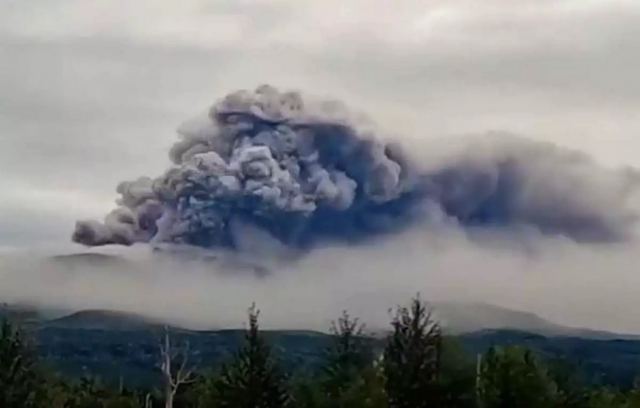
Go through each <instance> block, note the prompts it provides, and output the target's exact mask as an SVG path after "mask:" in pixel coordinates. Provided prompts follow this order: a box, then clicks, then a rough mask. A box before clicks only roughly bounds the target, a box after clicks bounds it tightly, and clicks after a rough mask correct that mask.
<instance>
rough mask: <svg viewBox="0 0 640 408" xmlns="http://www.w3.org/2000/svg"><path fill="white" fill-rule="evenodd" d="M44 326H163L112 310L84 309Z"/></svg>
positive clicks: (131, 328)
mask: <svg viewBox="0 0 640 408" xmlns="http://www.w3.org/2000/svg"><path fill="white" fill-rule="evenodd" d="M42 327H43V328H45V327H46V328H58V329H83V330H107V331H136V330H151V329H158V328H160V327H162V323H161V322H158V321H156V320H153V319H150V318H147V317H144V316H141V315H137V314H133V313H125V312H116V311H111V310H83V311H80V312H76V313H73V314H70V315H68V316H64V317H61V318H58V319H54V320H49V321H47V322H44V323H43V324H42Z"/></svg>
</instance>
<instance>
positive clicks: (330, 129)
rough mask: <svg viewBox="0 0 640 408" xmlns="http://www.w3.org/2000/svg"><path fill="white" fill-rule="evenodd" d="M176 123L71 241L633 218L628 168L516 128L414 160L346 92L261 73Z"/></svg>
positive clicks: (599, 232) (552, 226)
mask: <svg viewBox="0 0 640 408" xmlns="http://www.w3.org/2000/svg"><path fill="white" fill-rule="evenodd" d="M179 132H180V134H181V140H180V141H178V142H177V143H176V144H175V145H174V146H173V148H172V149H171V151H170V158H171V160H172V162H173V163H174V166H172V167H171V168H170V169H169V170H168V171H166V173H165V174H164V175H162V176H160V177H158V178H155V179H151V178H148V177H141V178H139V179H137V180H135V181H128V182H123V183H121V184H120V185H119V186H118V188H117V191H118V193H119V194H120V199H119V200H118V205H119V206H118V208H116V209H115V210H114V211H112V212H111V213H110V214H108V215H107V216H106V218H105V220H104V223H100V222H96V221H79V222H78V223H77V225H76V229H75V232H74V234H73V240H74V241H76V242H79V243H82V244H85V245H90V246H94V245H105V244H124V245H129V244H132V243H135V242H169V243H184V244H190V245H197V246H202V247H228V248H242V247H243V241H244V240H245V238H246V237H247V231H249V232H250V233H253V232H255V231H266V232H267V233H268V235H270V236H273V237H275V238H277V239H278V240H279V241H280V242H281V243H283V244H284V245H285V246H291V247H296V248H299V247H308V246H309V245H312V244H313V243H315V242H317V241H318V240H323V239H328V240H329V239H339V240H346V241H356V240H360V239H363V238H367V237H371V236H375V235H378V234H380V233H386V232H393V231H397V230H399V229H401V228H403V227H406V226H407V225H410V224H412V223H413V222H414V221H417V220H421V219H433V220H441V221H444V222H447V223H454V224H459V225H461V226H464V227H475V226H483V227H487V226H489V227H508V228H530V229H534V230H537V231H540V232H542V233H546V234H558V235H565V236H567V237H569V238H572V239H575V240H579V241H582V240H588V241H615V240H622V239H625V238H626V237H627V236H628V235H629V234H630V232H631V226H632V225H633V221H634V220H635V218H636V214H635V212H634V211H633V210H632V209H631V207H630V199H631V197H632V194H633V193H634V191H635V189H636V184H637V181H636V180H637V177H636V175H635V174H634V173H633V172H631V171H627V172H622V171H613V170H607V169H602V168H600V167H598V166H597V165H596V164H595V163H593V162H592V161H591V160H590V159H589V158H587V157H584V156H582V155H580V154H576V153H574V152H570V151H565V150H563V149H560V148H557V147H554V146H550V145H544V144H538V143H533V142H528V141H526V140H523V139H509V138H506V139H505V138H498V139H493V141H491V142H486V143H484V144H480V145H478V146H476V147H474V148H473V149H471V150H469V152H467V153H465V152H463V153H458V154H456V155H453V156H450V157H448V158H447V159H446V160H437V161H435V160H434V161H433V162H431V161H429V162H424V161H423V160H415V159H414V160H409V159H408V158H407V156H406V155H405V153H403V151H402V150H401V149H400V148H399V147H398V146H396V145H394V144H389V143H385V142H383V140H384V139H383V138H382V137H380V136H378V135H376V134H374V133H373V132H372V131H371V130H370V129H368V128H367V127H365V126H364V125H362V124H361V123H359V122H358V121H357V120H356V119H355V116H354V115H352V114H350V113H349V112H348V111H347V110H346V109H344V108H343V107H342V105H340V104H339V103H335V102H324V103H323V102H320V103H312V102H311V103H310V102H309V101H305V100H303V98H302V97H301V95H300V94H298V93H295V92H285V93H281V92H279V91H278V90H276V89H274V88H272V87H270V86H266V85H265V86H261V87H259V88H257V89H256V90H255V91H254V92H248V91H238V92H235V93H232V94H230V95H228V96H226V97H225V98H223V99H222V100H220V101H219V102H217V103H216V104H215V105H214V106H213V107H212V108H211V109H210V111H209V115H208V117H207V119H206V120H205V121H203V122H202V123H197V124H194V123H191V124H189V125H187V126H183V127H182V128H181V129H180V131H179ZM249 235H251V234H249Z"/></svg>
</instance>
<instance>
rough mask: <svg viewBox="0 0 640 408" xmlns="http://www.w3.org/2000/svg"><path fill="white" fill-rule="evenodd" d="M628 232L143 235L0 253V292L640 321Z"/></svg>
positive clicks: (306, 315)
mask: <svg viewBox="0 0 640 408" xmlns="http://www.w3.org/2000/svg"><path fill="white" fill-rule="evenodd" d="M638 249H640V245H638V242H637V241H636V240H629V241H626V242H622V243H609V244H602V243H599V244H588V243H581V244H577V243H575V242H574V241H572V240H570V239H566V238H561V237H550V236H545V235H541V234H538V233H536V232H535V231H529V230H518V231H512V230H505V229H495V230H488V229H486V228H483V229H477V230H474V229H468V228H464V229H462V228H459V227H457V226H456V225H455V224H450V223H441V224H433V223H431V224H428V225H427V224H421V225H417V226H415V227H414V228H412V229H410V230H406V231H404V232H401V233H399V234H396V235H393V237H391V236H387V237H381V238H379V239H377V240H375V241H370V242H368V243H367V244H366V245H353V246H344V245H342V244H341V245H338V244H331V245H325V246H323V247H318V248H316V249H314V250H313V251H311V252H309V253H306V254H305V255H304V256H299V257H294V256H291V257H286V260H285V258H282V257H280V258H274V259H271V260H269V258H268V257H265V256H262V255H261V256H260V257H248V256H246V255H242V254H238V253H237V252H231V251H229V252H225V251H211V250H196V249H193V248H181V247H173V246H172V247H165V248H163V249H155V250H154V249H152V248H151V247H150V246H148V245H147V244H138V245H135V246H133V247H129V248H121V247H109V246H107V247H104V248H100V249H91V250H80V251H77V250H75V249H74V250H73V251H70V250H69V249H67V254H72V255H68V256H61V254H62V252H61V250H60V249H56V252H55V254H53V253H51V251H37V250H32V251H30V252H26V251H4V252H3V253H0V282H1V284H0V301H2V302H7V303H27V304H32V305H36V306H40V307H46V308H56V309H67V310H80V309H111V310H119V311H127V312H135V313H139V314H144V315H146V316H149V317H153V318H160V319H163V320H166V321H170V322H172V323H176V324H180V325H183V326H188V327H192V328H227V327H241V326H242V325H243V322H244V320H245V314H246V309H247V307H248V306H249V305H250V304H251V303H252V302H256V304H257V305H258V306H259V308H260V309H261V310H262V318H263V324H264V325H265V327H269V328H282V329H284V328H286V329H317V330H324V329H326V328H327V327H328V325H329V323H330V321H331V320H332V319H334V318H336V317H337V316H338V315H339V313H340V312H341V311H342V310H344V309H347V310H349V311H350V312H351V313H352V314H353V315H356V316H358V317H360V318H361V319H363V320H364V321H365V322H366V323H367V326H368V328H369V329H371V330H378V329H381V328H385V327H386V326H387V324H388V321H389V308H391V307H393V306H394V305H397V304H399V303H404V302H406V301H407V300H408V299H409V298H410V297H411V296H413V295H415V294H416V293H417V292H420V293H421V296H422V297H423V298H424V299H425V300H428V301H434V302H442V301H454V302H484V303H491V304H495V305H499V306H504V307H509V308H514V309H519V310H526V311H531V312H534V313H537V314H539V315H540V316H542V317H544V318H547V319H550V320H552V321H554V322H557V323H560V324H564V325H568V326H576V327H590V328H594V329H602V330H610V331H617V332H627V333H640V318H639V317H638V316H637V314H636V313H635V310H636V309H637V306H638V298H637V288H638V287H639V285H640V274H638V272H637V270H636V269H637V268H636V265H635V262H634V259H635V257H636V254H637V253H638Z"/></svg>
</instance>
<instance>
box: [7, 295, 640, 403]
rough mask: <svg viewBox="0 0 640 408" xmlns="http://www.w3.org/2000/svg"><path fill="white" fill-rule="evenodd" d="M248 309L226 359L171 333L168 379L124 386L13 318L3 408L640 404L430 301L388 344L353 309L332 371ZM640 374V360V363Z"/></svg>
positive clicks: (332, 357)
mask: <svg viewBox="0 0 640 408" xmlns="http://www.w3.org/2000/svg"><path fill="white" fill-rule="evenodd" d="M258 318H259V311H258V310H256V309H255V307H252V308H251V309H249V324H248V327H247V330H246V333H245V338H244V343H243V345H242V347H241V348H239V349H238V350H237V351H236V353H235V354H234V355H233V356H232V358H230V359H229V360H228V361H227V362H226V363H225V364H222V365H221V366H217V367H216V366H212V367H196V366H195V365H194V364H192V363H191V361H192V359H191V356H192V354H193V353H192V351H191V350H190V349H189V347H188V344H175V345H174V344H172V342H171V335H170V333H169V331H168V330H167V331H166V333H165V335H164V336H163V338H162V341H161V346H160V347H159V349H158V371H159V372H160V373H161V374H162V376H161V377H160V378H162V381H161V383H158V384H157V387H154V388H153V389H143V388H135V387H130V386H128V385H127V379H123V381H121V384H120V385H119V386H117V387H113V386H106V385H103V384H101V383H100V381H99V380H97V379H95V378H83V379H81V380H77V381H73V380H68V379H65V378H61V377H59V376H58V375H56V374H54V373H53V372H50V371H48V369H47V367H46V365H45V364H43V363H42V362H40V361H39V360H38V358H37V357H36V353H35V352H34V351H33V350H34V348H33V347H32V345H31V344H30V339H28V338H26V337H25V335H24V334H23V333H22V332H21V331H20V330H19V329H17V328H16V327H15V326H14V325H12V324H10V323H9V322H4V323H3V324H2V326H1V327H0V407H2V408H22V407H47V408H63V407H64V408H67V407H68V408H81V407H87V408H127V407H136V408H137V407H145V408H146V407H166V408H170V407H194V408H196V407H203V408H204V407H211V408H217V407H220V408H222V407H233V408H258V407H260V408H270V407H287V408H289V407H291V408H295V407H309V408H334V407H335V408H343V407H344V408H347V407H348V408H360V407H362V408H365V407H369V408H378V407H389V408H423V407H424V408H427V407H451V408H453V407H481V408H494V407H495V408H502V407H504V408H511V407H521V408H529V407H530V408H537V407H541V408H542V407H545V408H546V407H558V408H560V407H567V408H570V407H576V408H581V407H585V408H600V407H603V408H605V407H607V408H608V407H611V408H634V407H638V408H640V384H638V385H639V386H637V387H632V388H630V389H625V390H619V389H613V388H609V387H599V386H593V385H587V383H585V382H584V381H583V380H582V379H581V377H580V374H579V371H578V370H576V369H575V368H573V367H571V366H569V365H567V364H566V363H564V362H562V361H543V360H542V359H540V358H539V357H538V356H537V355H536V354H534V353H533V352H532V351H530V350H528V349H526V348H522V347H518V346H509V347H494V348H491V349H489V351H488V352H487V353H485V354H483V355H478V356H469V355H467V354H466V353H465V352H464V350H462V348H461V347H460V346H459V345H458V344H457V343H456V341H455V339H453V338H448V337H445V336H443V335H442V333H441V330H440V326H439V324H438V322H436V321H434V320H433V319H432V317H431V313H430V310H429V308H428V307H427V306H426V304H425V303H424V302H422V301H421V300H420V299H419V298H416V299H413V300H412V301H411V303H410V304H409V305H408V306H407V307H399V308H398V309H397V310H396V312H395V315H394V316H393V319H392V321H391V334H390V335H389V337H388V338H387V339H386V341H385V343H384V346H383V348H381V349H378V347H377V346H376V344H377V343H376V342H374V341H373V340H372V339H371V338H368V337H366V336H364V335H363V326H362V325H361V324H360V323H359V321H358V320H357V319H354V318H351V317H350V316H349V315H348V314H347V313H344V314H343V315H342V316H341V317H340V318H339V319H338V320H337V321H336V322H335V323H334V324H333V326H332V328H331V332H332V343H331V345H330V347H328V349H327V350H326V353H325V358H324V361H323V364H322V368H321V369H320V370H318V371H317V372H313V373H304V374H300V373H294V374H292V373H288V372H286V371H285V370H284V369H283V366H282V365H281V364H280V363H279V361H278V359H277V358H276V356H275V353H274V352H273V351H272V349H271V346H270V345H269V344H268V343H267V341H266V340H265V338H264V336H263V334H262V333H261V331H260V329H259V323H258V320H259V319H258ZM639 369H640V367H639Z"/></svg>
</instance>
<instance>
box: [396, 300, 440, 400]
mask: <svg viewBox="0 0 640 408" xmlns="http://www.w3.org/2000/svg"><path fill="white" fill-rule="evenodd" d="M391 324H392V326H393V333H392V334H391V336H390V337H389V339H388V341H387V346H386V348H385V350H384V360H383V370H384V375H385V379H386V392H387V397H388V400H389V407H391V408H426V407H439V406H440V404H439V402H438V401H439V395H438V372H439V368H440V367H439V365H440V348H441V337H442V336H441V330H440V325H439V324H438V323H437V322H436V321H434V320H433V318H432V315H431V311H430V309H429V308H428V307H427V305H426V304H424V303H423V302H422V301H421V300H420V298H419V297H416V298H415V299H413V300H412V301H411V305H410V306H409V307H399V308H398V309H397V310H396V314H395V316H394V318H393V320H392V323H391Z"/></svg>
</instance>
